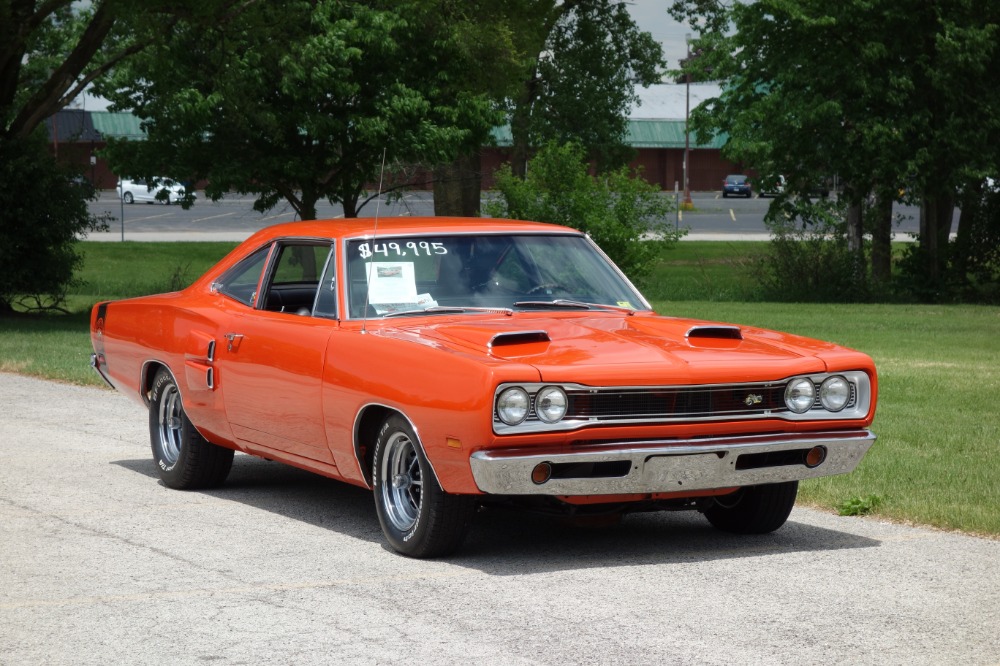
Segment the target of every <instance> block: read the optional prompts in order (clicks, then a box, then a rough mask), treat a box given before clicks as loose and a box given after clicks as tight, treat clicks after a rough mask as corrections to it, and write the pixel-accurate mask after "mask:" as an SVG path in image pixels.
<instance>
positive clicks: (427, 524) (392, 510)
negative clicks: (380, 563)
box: [372, 416, 476, 557]
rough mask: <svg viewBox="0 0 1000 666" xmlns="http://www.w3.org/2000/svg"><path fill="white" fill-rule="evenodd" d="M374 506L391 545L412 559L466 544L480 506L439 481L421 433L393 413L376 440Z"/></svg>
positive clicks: (443, 552) (470, 498) (445, 552)
mask: <svg viewBox="0 0 1000 666" xmlns="http://www.w3.org/2000/svg"><path fill="white" fill-rule="evenodd" d="M372 485H373V490H374V491H375V510H376V511H377V513H378V520H379V523H380V524H381V525H382V532H383V533H384V534H385V536H386V539H387V540H388V541H389V545H390V546H392V547H393V548H394V549H395V550H397V551H399V552H400V553H402V554H403V555H409V556H410V557H436V556H441V555H447V554H449V553H452V552H454V551H455V550H457V549H458V547H459V546H460V545H461V543H462V540H463V539H464V538H465V533H466V531H467V529H468V526H469V523H470V522H471V520H472V515H473V513H474V512H475V510H476V501H475V498H473V497H466V496H460V495H449V494H448V493H446V492H445V491H444V490H442V489H441V486H440V485H439V484H438V481H437V478H436V477H435V476H434V471H433V470H432V469H431V466H430V463H428V462H427V458H426V457H425V456H424V453H423V450H422V449H421V447H420V442H419V441H418V439H417V436H416V433H414V431H413V429H412V428H411V427H410V424H409V423H408V422H407V421H406V420H405V419H403V418H402V417H400V416H390V417H389V418H388V419H386V421H385V423H384V424H383V425H382V429H381V430H380V431H379V434H378V439H377V440H376V442H375V455H374V461H373V464H372Z"/></svg>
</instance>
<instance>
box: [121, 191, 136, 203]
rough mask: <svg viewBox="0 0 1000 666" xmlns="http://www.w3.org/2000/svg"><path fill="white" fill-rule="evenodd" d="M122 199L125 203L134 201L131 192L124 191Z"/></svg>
mask: <svg viewBox="0 0 1000 666" xmlns="http://www.w3.org/2000/svg"><path fill="white" fill-rule="evenodd" d="M122 200H124V201H125V203H127V204H131V203H135V197H133V196H132V193H131V192H126V193H125V194H123V195H122Z"/></svg>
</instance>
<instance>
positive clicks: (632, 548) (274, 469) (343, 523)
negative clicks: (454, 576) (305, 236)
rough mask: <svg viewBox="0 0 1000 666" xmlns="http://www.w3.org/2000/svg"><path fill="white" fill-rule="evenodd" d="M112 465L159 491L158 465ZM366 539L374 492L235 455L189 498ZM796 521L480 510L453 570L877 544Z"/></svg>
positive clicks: (627, 562) (496, 571)
mask: <svg viewBox="0 0 1000 666" xmlns="http://www.w3.org/2000/svg"><path fill="white" fill-rule="evenodd" d="M114 464H116V465H119V466H121V467H123V468H125V469H129V470H131V471H134V472H137V473H139V474H143V475H145V476H149V477H150V478H151V479H152V480H154V481H153V482H155V483H159V478H158V474H157V472H156V468H155V467H154V464H153V462H152V460H150V459H148V458H147V459H139V460H119V461H115V462H114ZM193 492H201V493H204V494H206V495H209V496H212V497H216V498H218V499H221V500H226V501H231V502H238V503H241V504H244V505H248V506H252V507H254V508H257V509H262V510H264V511H268V512H271V513H274V514H276V515H279V516H282V517H285V518H290V519H292V520H297V521H302V522H305V523H308V524H310V525H314V526H317V527H322V528H325V529H329V530H332V531H335V532H337V533H339V534H343V535H346V536H350V537H354V538H358V539H363V540H365V541H369V542H371V543H373V544H377V545H378V546H380V547H382V548H383V549H386V550H388V549H389V547H388V546H387V545H386V543H385V539H384V537H383V536H382V531H381V528H380V527H379V523H378V518H377V516H376V514H375V505H374V502H373V501H372V496H371V492H370V491H368V490H366V489H364V488H359V487H357V486H352V485H350V484H347V483H343V482H340V481H335V480H333V479H328V478H326V477H322V476H319V475H316V474H312V473H310V472H306V471H303V470H299V469H296V468H294V467H289V466H287V465H283V464H280V463H276V462H271V461H267V460H263V459H261V458H255V457H252V456H246V455H238V456H237V457H236V459H235V460H234V463H233V469H232V472H231V473H230V475H229V478H228V480H227V481H226V483H225V485H223V486H222V487H220V488H218V489H214V490H204V491H193ZM795 516H796V514H795V513H794V512H793V513H792V517H791V519H790V520H789V521H788V522H787V523H786V524H785V525H784V526H783V527H782V528H781V529H779V530H777V531H776V532H773V533H771V534H764V535H733V534H728V533H726V532H721V531H719V530H716V529H715V528H713V527H712V526H711V525H710V524H709V523H708V521H707V520H706V519H705V518H704V517H703V516H702V515H701V514H700V513H697V512H695V511H682V512H665V511H660V512H650V513H635V514H628V515H626V516H625V517H624V518H623V519H622V521H621V522H620V523H618V524H614V525H610V526H606V527H595V526H581V525H579V524H575V523H573V522H572V521H569V520H567V519H565V518H561V517H557V516H550V515H543V514H539V513H533V512H529V511H519V510H513V509H507V508H503V507H491V506H486V507H483V508H482V509H481V510H480V511H479V512H478V513H477V515H476V517H475V519H474V521H473V524H472V526H471V528H470V530H469V534H468V536H467V538H466V540H465V543H464V544H463V546H462V548H461V549H460V550H459V552H458V553H456V554H455V555H452V556H451V557H449V558H447V560H448V562H449V563H451V564H455V565H458V566H463V567H469V568H473V569H477V570H480V571H482V572H484V573H487V574H490V575H495V576H508V575H519V574H523V573H532V572H549V571H562V570H575V569H586V568H590V567H608V566H615V565H618V566H635V565H643V564H664V563H684V562H705V561H713V560H726V559H745V558H750V557H767V556H771V555H782V554H788V553H795V552H821V551H822V552H826V551H836V550H844V549H858V548H872V547H876V546H878V545H880V542H879V541H877V540H875V539H871V538H868V537H865V536H860V535H857V534H852V533H850V532H843V531H838V530H832V529H827V528H824V527H819V526H816V525H810V524H808V523H805V522H799V521H796V520H795Z"/></svg>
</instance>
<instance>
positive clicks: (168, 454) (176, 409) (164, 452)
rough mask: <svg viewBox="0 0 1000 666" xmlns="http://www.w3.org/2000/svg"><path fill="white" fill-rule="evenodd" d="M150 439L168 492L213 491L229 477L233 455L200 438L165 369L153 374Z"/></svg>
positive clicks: (172, 380)
mask: <svg viewBox="0 0 1000 666" xmlns="http://www.w3.org/2000/svg"><path fill="white" fill-rule="evenodd" d="M149 439H150V443H151V444H152V448H153V460H154V461H156V467H157V471H158V472H159V473H160V478H161V479H162V480H163V483H164V484H165V485H167V486H169V487H170V488H176V489H178V490H193V489H195V488H214V487H216V486H219V485H222V483H223V482H224V481H225V480H226V477H227V476H229V470H230V468H231V467H232V465H233V453H234V451H233V450H232V449H227V448H225V447H222V446H218V445H217V444H212V443H211V442H209V441H208V440H207V439H205V438H204V437H202V436H201V433H199V432H198V430H197V429H196V428H195V427H194V425H193V424H192V423H191V421H190V420H189V419H188V417H187V414H185V413H184V405H183V404H182V403H181V393H180V391H179V390H178V389H177V382H176V381H175V380H174V378H173V375H171V374H170V373H169V372H167V370H166V369H163V370H160V371H159V372H158V373H157V374H156V378H155V379H154V380H153V390H152V391H151V392H150V397H149Z"/></svg>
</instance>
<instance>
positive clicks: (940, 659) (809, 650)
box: [0, 373, 1000, 666]
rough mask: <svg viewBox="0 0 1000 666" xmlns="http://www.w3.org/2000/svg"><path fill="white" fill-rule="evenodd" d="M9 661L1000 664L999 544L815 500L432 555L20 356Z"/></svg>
mask: <svg viewBox="0 0 1000 666" xmlns="http://www.w3.org/2000/svg"><path fill="white" fill-rule="evenodd" d="M0 404H2V405H4V409H3V410H2V411H0V627H2V631H0V664H3V665H4V666H8V665H11V666H12V665H21V664H30V665H36V664H108V663H122V664H164V663H167V664H175V663H176V664H201V663H217V664H251V663H276V664H292V663H294V664H329V663H351V664H403V663H407V664H413V663H418V664H428V665H431V664H471V663H477V664H731V663H755V664H852V665H853V664H880V665H881V664H907V665H910V664H935V665H937V664H962V665H963V666H965V665H989V664H998V663H1000V632H998V631H997V628H998V627H1000V568H998V567H997V566H996V563H997V562H998V561H1000V541H996V540H990V539H983V538H977V537H974V536H964V535H959V534H951V533H945V532H940V531H936V530H933V529H928V528H923V527H911V526H904V525H895V524H891V523H887V522H884V521H880V520H874V519H866V518H848V517H839V516H835V515H832V514H829V513H826V512H821V511H816V510H812V509H808V508H796V509H795V511H794V512H793V513H792V516H791V519H790V521H789V523H788V524H787V525H786V526H785V527H784V528H782V529H781V530H779V531H778V532H776V533H774V534H772V535H767V536H760V537H743V538H740V537H734V536H730V535H725V534H722V533H719V532H717V531H715V530H713V529H711V528H710V527H709V526H708V523H707V522H706V521H705V520H704V519H703V518H701V517H700V516H699V515H697V514H690V513H678V514H669V513H657V514H643V515H634V516H630V517H628V518H627V519H626V520H625V521H624V522H623V523H622V524H621V525H619V526H616V527H611V528H602V529H597V528H589V529H588V528H581V527H574V526H570V525H566V524H563V523H560V522H557V521H555V520H552V519H549V518H543V517H538V516H533V515H526V514H521V513H513V512H505V511H498V510H491V511H484V512H482V513H480V514H479V515H478V516H477V520H476V523H475V525H474V527H473V530H472V532H471V534H470V538H469V539H468V542H467V543H466V546H465V548H464V549H463V550H462V551H461V552H460V553H459V554H458V555H457V556H455V557H453V558H451V559H447V560H433V561H417V560H410V559H406V558H404V557H401V556H399V555H396V554H394V553H393V552H391V551H390V550H388V549H387V548H386V546H385V545H384V544H383V541H382V535H381V531H380V529H379V525H378V521H377V519H376V516H375V511H374V506H373V502H372V498H371V495H370V494H369V493H368V492H367V491H365V490H363V489H360V488H355V487H351V486H347V485H344V484H340V483H337V482H334V481H330V480H327V479H324V478H321V477H317V476H313V475H310V474H308V473H306V472H301V471H298V470H294V469H291V468H287V467H284V466H281V465H278V464H276V463H271V462H267V461H264V460H260V459H256V458H251V457H248V456H244V455H238V456H237V458H236V462H235V464H234V468H233V472H232V474H231V476H230V481H229V482H228V483H227V484H226V486H224V487H223V488H221V489H218V490H213V491H207V492H179V491H172V490H169V489H167V488H165V487H164V486H162V485H161V484H160V483H159V482H158V480H157V475H156V473H155V471H154V469H153V463H152V460H151V456H150V450H149V440H148V428H147V415H146V413H145V411H144V410H143V409H142V408H141V407H140V406H139V405H137V404H135V403H133V402H130V401H129V400H127V399H126V398H125V397H124V396H122V395H120V394H117V393H114V392H111V391H108V390H103V389H97V388H84V387H77V386H70V385H64V384H57V383H52V382H45V381H40V380H36V379H30V378H26V377H21V376H17V375H11V374H2V373H0Z"/></svg>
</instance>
